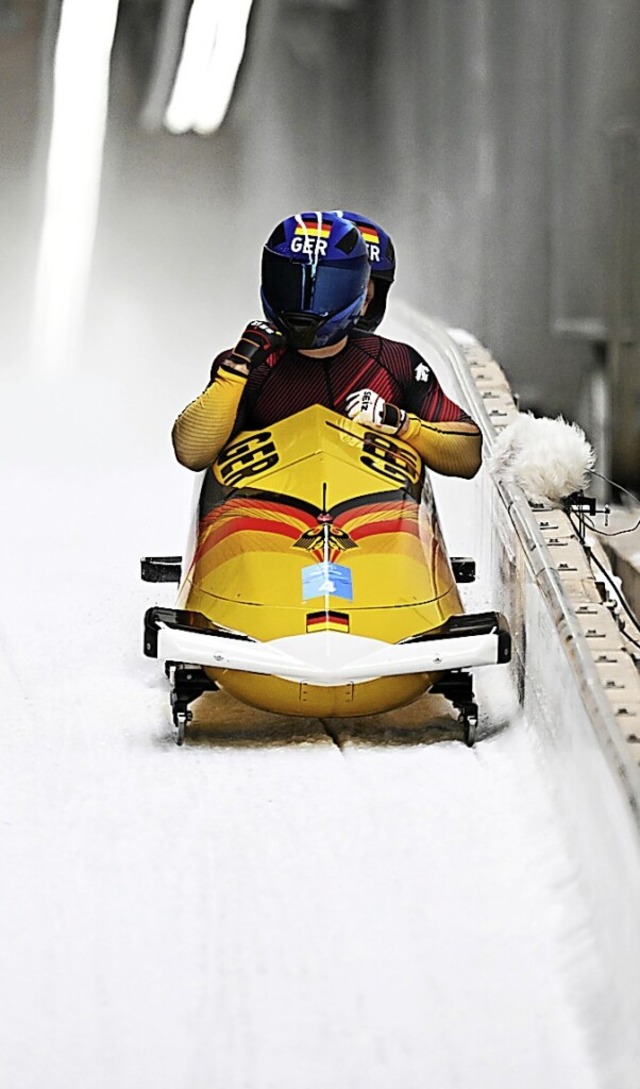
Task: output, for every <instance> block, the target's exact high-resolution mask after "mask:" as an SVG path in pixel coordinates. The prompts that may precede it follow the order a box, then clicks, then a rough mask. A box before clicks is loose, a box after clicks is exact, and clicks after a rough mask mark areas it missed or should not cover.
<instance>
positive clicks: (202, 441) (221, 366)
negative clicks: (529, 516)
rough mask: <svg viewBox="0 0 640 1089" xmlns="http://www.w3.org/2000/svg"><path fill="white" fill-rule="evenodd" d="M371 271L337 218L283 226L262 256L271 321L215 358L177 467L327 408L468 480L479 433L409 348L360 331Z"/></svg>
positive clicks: (183, 424)
mask: <svg viewBox="0 0 640 1089" xmlns="http://www.w3.org/2000/svg"><path fill="white" fill-rule="evenodd" d="M370 268H371V266H370V264H369V259H368V256H367V249H366V245H365V242H364V239H363V237H362V235H361V234H360V232H359V231H358V229H357V228H356V227H355V226H354V225H353V223H352V222H350V220H348V219H345V218H344V217H343V216H341V215H339V214H338V213H337V212H302V213H300V214H299V215H295V216H290V217H289V218H288V219H285V220H284V221H283V222H281V223H279V224H278V225H277V226H276V228H275V229H274V230H273V232H272V233H271V235H270V237H269V239H268V241H267V243H266V245H265V247H264V250H263V255H262V288H261V297H262V306H263V310H264V315H265V318H266V319H267V320H266V322H262V321H254V322H250V323H249V325H248V326H247V328H246V329H245V331H244V333H243V335H242V337H241V338H240V340H239V341H238V343H237V345H236V346H235V348H233V349H232V350H231V351H226V352H223V353H222V354H221V355H219V356H218V357H217V358H216V359H215V361H214V363H213V366H212V369H211V381H210V384H209V386H208V387H207V389H205V391H204V393H202V394H201V395H200V396H199V397H197V398H196V400H195V401H192V402H191V404H189V405H187V407H186V408H185V409H184V411H183V412H182V413H181V415H180V416H179V417H178V419H177V420H176V422H175V424H174V426H173V432H172V438H173V444H174V449H175V452H176V457H177V459H178V461H179V462H180V463H181V464H182V465H185V466H187V467H188V468H190V469H193V470H199V469H204V468H207V467H208V466H210V465H211V464H212V463H213V462H214V461H215V460H216V458H217V456H218V454H219V453H220V451H221V450H222V448H223V446H225V444H226V443H227V441H228V440H229V438H230V437H231V436H232V435H233V434H236V433H237V432H238V431H241V430H245V429H256V428H262V427H269V426H270V425H272V424H274V423H276V422H277V421H278V420H282V419H285V418H287V417H288V416H293V415H294V414H295V413H297V412H300V411H302V410H303V409H305V408H308V407H309V406H310V405H315V404H319V405H324V406H325V407H326V408H330V409H333V410H334V411H335V412H339V413H342V414H343V415H345V416H348V417H350V418H351V419H353V420H355V421H356V422H357V423H360V424H362V425H364V426H365V427H368V428H371V429H373V430H379V431H382V432H384V433H386V434H389V435H396V436H397V437H398V438H400V439H402V440H403V441H404V442H406V443H408V445H409V446H412V447H413V448H414V449H415V450H417V452H418V453H419V454H420V456H421V457H422V459H423V461H424V462H425V464H426V465H427V466H428V468H430V469H433V470H435V471H436V472H439V473H443V474H445V475H448V476H462V477H467V478H468V477H472V476H474V475H475V473H476V472H477V471H478V468H479V467H480V461H481V448H482V437H481V434H480V431H479V429H478V427H477V426H476V424H475V423H474V422H473V420H472V419H471V418H470V417H469V416H468V415H467V414H466V413H465V412H463V410H462V409H461V408H459V407H458V405H456V404H454V402H453V401H451V400H449V398H448V397H446V396H445V394H444V393H443V391H442V389H441V387H440V385H439V383H438V380H437V378H436V376H435V375H434V373H433V371H432V370H431V368H430V367H429V366H428V365H427V364H426V363H425V361H424V359H422V357H421V356H420V355H419V354H418V352H416V351H415V349H414V348H411V347H409V345H407V344H401V343H398V342H396V341H392V340H387V339H386V338H384V337H380V336H377V335H375V334H373V333H368V332H364V331H358V330H357V329H356V322H357V321H358V319H359V317H360V315H361V314H362V311H363V307H364V306H365V303H366V299H367V289H368V284H369V276H370Z"/></svg>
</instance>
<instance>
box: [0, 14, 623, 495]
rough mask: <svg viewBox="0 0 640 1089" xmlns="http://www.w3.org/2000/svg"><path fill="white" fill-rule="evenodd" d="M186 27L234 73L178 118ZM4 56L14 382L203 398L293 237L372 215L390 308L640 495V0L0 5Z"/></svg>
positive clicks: (6, 261)
mask: <svg viewBox="0 0 640 1089" xmlns="http://www.w3.org/2000/svg"><path fill="white" fill-rule="evenodd" d="M83 7H84V8H85V9H89V12H90V16H91V21H90V25H88V24H86V18H87V12H86V11H85V13H84V18H85V24H84V25H83V22H82V18H83V16H82V8H83ZM99 13H101V16H103V17H104V21H103V23H102V24H100V17H99ZM76 17H77V19H78V20H79V22H77V23H76V25H75V29H74V25H73V19H75V18H76ZM208 17H209V18H211V19H216V20H218V25H217V28H215V29H214V30H213V32H212V29H211V25H206V23H205V22H203V21H202V20H206V19H207V18H208ZM65 18H66V20H67V23H66V26H64V20H65ZM198 19H199V20H200V24H199V25H198V23H197V20H198ZM225 19H227V20H235V22H236V24H237V25H234V27H230V26H226V27H225V26H223V23H224V20H225ZM99 24H100V25H99ZM63 29H64V31H65V35H66V37H64V40H63V33H62V32H63ZM245 29H246V41H245V37H244V32H245ZM189 33H191V34H192V41H191V56H192V57H196V60H197V56H196V55H197V53H198V48H200V51H201V52H202V50H204V51H205V52H206V51H207V50H208V52H207V56H208V58H209V61H210V60H211V55H212V54H211V48H209V46H208V45H207V43H208V42H209V43H211V42H213V43H214V44H215V42H216V40H217V46H216V50H217V52H216V54H215V63H216V68H215V72H214V78H213V80H212V79H211V71H209V76H208V78H207V79H206V80H205V79H200V81H199V82H198V80H196V81H195V84H194V86H195V88H196V89H195V91H193V94H194V95H195V99H194V102H195V104H193V103H192V104H188V103H187V104H186V105H185V104H184V102H183V104H182V106H183V108H182V110H181V109H180V108H179V105H180V104H179V103H178V102H177V101H176V92H177V89H178V81H179V78H181V77H180V73H181V66H182V65H186V63H187V61H188V60H189V49H188V38H189ZM216 36H217V39H216ZM98 38H100V41H98V40H97V39H98ZM94 39H95V40H94ZM65 42H66V45H65V49H64V51H62V49H61V46H62V45H63V44H64V43H65ZM194 43H195V44H194ZM56 50H58V56H57V60H56ZM0 52H1V56H0V70H1V73H2V97H1V116H0V141H1V149H2V150H1V157H0V177H1V182H2V204H1V212H0V216H1V221H0V223H1V227H2V255H3V256H2V262H1V268H0V276H1V287H2V290H1V293H0V298H1V306H2V313H1V331H0V348H1V351H2V354H1V360H2V362H1V364H0V366H1V368H2V370H3V371H4V373H5V375H7V374H14V375H18V374H23V373H24V372H25V371H27V370H28V371H29V373H30V374H31V375H32V377H33V379H34V381H35V382H36V383H37V382H38V381H42V382H44V383H46V382H50V381H52V380H55V376H56V375H57V374H59V373H62V372H63V371H66V372H67V373H71V372H73V371H74V369H75V368H80V367H81V368H82V371H83V373H85V374H86V373H87V372H88V371H93V372H95V373H102V372H108V369H109V367H110V366H112V364H113V360H114V359H115V358H117V359H118V366H119V367H121V366H123V365H124V367H125V372H124V373H127V370H128V372H129V373H131V374H133V373H135V374H136V376H137V377H138V378H142V379H144V381H146V382H148V383H149V388H150V390H153V388H154V386H155V387H157V386H158V385H160V384H161V383H162V374H163V373H165V372H166V368H173V369H175V371H176V372H180V373H181V374H182V375H183V376H184V379H183V383H182V388H183V389H184V400H185V401H186V400H188V399H190V398H191V397H192V396H194V395H195V394H196V392H198V391H199V389H200V388H201V387H202V385H203V384H204V382H205V381H206V375H207V372H208V365H209V361H210V359H211V358H212V357H213V355H215V354H216V353H217V352H218V351H219V350H220V349H222V348H223V347H225V346H226V345H228V344H229V343H231V342H234V341H235V339H237V335H238V333H239V332H240V331H241V329H242V328H243V326H244V324H245V322H246V321H247V320H249V319H250V318H252V317H254V316H259V315H260V306H259V296H258V288H259V262H260V251H261V246H262V244H263V242H264V240H265V238H266V237H267V235H268V233H269V231H270V229H271V227H272V226H273V225H274V224H275V223H276V222H277V221H278V220H279V219H281V218H282V217H284V216H285V215H288V214H290V213H292V212H294V211H298V210H302V209H313V208H336V207H337V208H353V209H355V210H358V211H361V212H363V213H364V214H366V215H368V216H370V217H372V218H374V219H377V220H379V222H380V223H381V224H382V225H383V226H384V227H385V228H386V229H387V231H388V232H389V233H390V234H391V236H392V238H393V239H394V241H395V243H396V249H397V254H398V260H399V272H398V278H397V282H396V286H395V288H394V296H395V297H400V298H402V299H404V300H406V301H407V302H409V303H411V304H412V305H414V306H415V307H416V308H418V309H420V310H421V311H424V312H425V313H427V314H428V315H430V316H433V317H437V318H441V319H442V320H443V321H445V322H446V323H448V324H450V325H455V326H461V327H464V328H466V329H468V330H469V331H471V332H472V333H474V334H475V335H476V336H477V337H478V338H479V339H480V340H481V341H483V342H484V343H485V344H486V345H487V346H488V347H489V348H490V349H491V350H492V351H493V353H494V355H495V357H496V358H497V359H498V361H499V362H500V363H501V365H502V366H503V367H504V369H505V370H506V372H507V374H508V375H509V377H510V379H511V382H512V385H513V388H514V390H515V391H516V392H517V393H518V394H519V397H520V406H521V408H523V409H529V408H531V409H533V410H535V411H536V412H540V413H546V414H556V413H559V412H562V413H563V414H565V415H566V416H567V417H568V418H570V419H573V420H577V421H578V422H580V423H581V424H582V425H583V426H584V427H585V428H586V429H587V432H588V434H589V437H590V438H591V439H592V441H594V442H595V443H596V446H597V447H598V450H599V453H600V457H601V465H602V464H604V465H606V466H607V467H608V468H609V471H610V472H611V474H612V475H613V476H614V477H615V479H616V480H617V481H619V482H620V483H622V484H624V485H626V486H627V487H630V488H632V489H634V490H636V491H637V490H640V348H639V340H638V336H639V324H640V261H639V260H638V254H639V253H640V248H639V241H640V227H639V223H640V184H639V182H640V148H639V141H640V64H639V62H638V57H640V4H638V0H607V2H606V3H603V2H602V0H254V2H253V3H251V2H250V0H227V2H226V3H225V2H224V0H220V2H215V0H193V2H192V0H119V3H118V2H117V0H91V3H88V2H87V0H84V2H83V0H64V2H62V0H0ZM76 63H77V64H79V65H80V67H79V69H78V71H77V73H75V74H72V73H73V72H74V71H75V70H74V69H73V66H74V64H76ZM101 63H102V64H103V65H104V66H105V67H104V71H103V72H102V75H101V69H100V65H101ZM194 63H195V62H194ZM227 69H228V70H227ZM221 72H223V73H226V75H225V79H226V84H225V87H223V88H222V90H221V86H220V85H221V83H222V82H224V81H223V80H222V79H221V78H218V76H219V73H221ZM182 76H183V77H184V76H185V70H184V69H182ZM65 78H66V79H67V80H68V86H67V88H66V91H65V90H64V87H63V81H64V79H65ZM101 79H102V82H103V83H104V85H105V88H106V86H107V84H106V82H105V81H106V80H107V79H108V101H107V102H106V103H105V105H106V114H105V115H104V117H103V120H105V121H106V129H105V131H104V140H103V132H102V121H101V120H100V118H101V116H102V115H101V114H100V108H99V106H98V107H96V110H95V112H94V113H93V114H92V113H91V109H90V100H91V94H93V92H94V91H95V88H96V86H98V85H99V83H100V80H101ZM216 79H217V84H216ZM225 88H226V89H225ZM214 93H215V94H216V95H218V96H219V101H217V102H216V104H215V105H212V102H211V96H212V95H213V94H214ZM56 95H57V96H58V98H57V99H56ZM225 96H226V98H225ZM227 99H228V103H227ZM172 104H173V115H172V116H171V106H172ZM56 109H58V112H59V117H58V120H59V121H60V122H62V120H63V119H64V118H63V114H64V113H65V111H66V117H67V122H68V123H69V124H70V128H69V130H68V133H67V136H66V138H65V139H63V140H61V142H60V144H59V146H58V151H57V158H54V159H52V155H53V152H52V122H53V120H54V117H55V113H56ZM83 110H84V111H85V112H84V113H82V111H83ZM190 111H191V113H190ZM207 111H208V113H207ZM103 113H104V111H103ZM203 114H204V115H206V117H205V121H204V122H203V121H202V116H203ZM198 116H199V117H200V119H201V120H200V122H198V120H197V118H198ZM194 118H195V119H196V120H195V121H194ZM218 122H219V123H218ZM198 125H199V126H200V128H202V129H204V130H205V131H203V132H198V131H194V128H195V129H197V128H198ZM88 154H89V155H90V156H91V155H92V156H93V159H92V164H93V165H91V164H89V165H88V166H87V164H86V163H85V162H84V158H85V156H86V155H88ZM47 169H48V170H49V175H48V174H47ZM54 175H55V176H54ZM47 176H49V182H48V183H47ZM47 184H48V185H49V189H47ZM56 186H57V188H56ZM88 190H91V191H92V193H93V197H92V198H86V193H87V191H88ZM83 193H84V194H85V195H84V196H83ZM65 201H68V202H69V204H70V206H71V213H69V210H68V209H67V211H66V213H65V209H64V205H65ZM92 201H93V203H92ZM56 209H57V210H58V212H60V213H61V219H60V223H59V224H58V227H57V233H56V231H54V230H51V231H50V232H49V235H48V236H47V234H46V228H45V226H44V220H45V211H47V214H48V215H53V214H55V212H56ZM65 214H66V215H67V221H66V226H65V219H64V215H65ZM47 237H48V241H47ZM67 262H71V265H68V264H67ZM73 262H75V264H74V263H73ZM65 292H66V294H65ZM382 332H384V327H383V329H382ZM174 397H175V394H174ZM181 407H182V403H176V404H175V410H176V413H177V411H178V410H179V409H180V408H181Z"/></svg>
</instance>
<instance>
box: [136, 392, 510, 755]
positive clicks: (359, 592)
mask: <svg viewBox="0 0 640 1089" xmlns="http://www.w3.org/2000/svg"><path fill="white" fill-rule="evenodd" d="M142 568H143V570H142V574H143V578H145V579H147V580H148V581H169V580H172V579H173V580H175V581H179V583H180V585H179V590H178V595H177V600H176V604H175V608H165V607H161V606H155V607H153V608H150V609H148V610H147V613H146V616H145V625H144V629H145V630H144V652H145V654H146V655H148V656H150V657H156V658H160V659H164V661H165V670H166V672H167V676H168V677H169V678H170V680H171V686H172V687H171V704H172V710H173V722H174V726H175V727H176V729H177V741H178V743H182V741H183V739H184V736H185V729H186V726H187V724H188V722H189V721H190V720H191V717H192V712H191V710H190V706H189V705H190V704H191V703H192V702H193V700H195V699H196V698H197V697H198V696H199V695H201V694H202V693H203V692H205V691H207V690H213V689H216V688H219V689H223V690H224V691H226V692H228V693H230V694H231V695H232V696H234V697H235V698H236V699H237V700H240V701H241V702H243V703H245V704H248V705H250V706H253V707H257V708H261V709H263V710H266V711H271V712H276V713H281V714H286V715H302V716H305V717H318V718H323V719H324V718H332V717H340V718H347V717H352V716H360V715H371V714H375V713H379V712H384V711H389V710H392V709H394V708H397V707H401V706H403V705H406V704H409V703H412V702H413V701H414V700H416V699H417V698H418V697H419V696H421V695H422V694H423V693H425V692H426V691H428V690H431V691H437V692H441V693H443V694H444V695H445V696H447V697H448V698H449V699H450V700H451V701H452V702H453V704H454V705H455V706H456V708H457V709H458V712H459V716H460V721H461V722H462V724H463V734H464V738H465V740H466V741H467V743H468V744H471V743H473V740H474V734H475V728H476V724H477V706H476V704H475V702H474V696H473V687H472V677H471V674H470V673H469V672H468V671H469V670H470V669H473V668H475V667H477V666H483V665H489V664H495V663H498V662H506V661H508V660H509V657H510V636H509V631H508V628H507V624H506V622H505V620H504V618H503V617H502V616H501V615H500V614H499V613H495V612H483V613H472V614H469V613H465V612H464V609H463V606H462V602H461V599H460V594H459V591H458V581H465V580H471V578H472V577H473V562H472V561H469V560H462V561H461V560H457V561H456V560H453V561H452V560H451V559H450V558H449V556H448V553H447V549H446V545H445V542H444V539H443V536H442V532H441V529H440V524H439V521H438V516H437V511H436V507H435V503H434V497H433V491H432V488H431V483H430V479H429V474H428V472H427V471H426V470H425V468H424V465H423V464H422V461H421V458H420V457H419V455H418V454H417V453H416V452H415V451H414V450H413V449H412V448H411V447H409V446H408V445H406V444H405V443H403V442H402V441H401V440H399V439H396V438H394V437H391V436H388V435H385V434H382V433H380V432H378V431H374V430H369V429H367V428H365V427H362V426H361V425H360V424H357V423H355V422H353V421H351V420H349V419H346V418H345V417H343V416H340V415H338V414H336V413H334V412H332V411H330V410H328V409H325V408H322V407H320V406H313V407H311V408H307V409H305V410H304V411H303V412H300V413H297V414H296V415H295V416H291V417H289V418H287V419H284V420H282V421H280V422H279V423H276V424H274V425H273V426H270V427H268V428H264V429H262V430H257V431H243V432H241V433H240V434H237V435H235V436H234V437H233V438H232V440H231V441H230V442H229V443H228V444H227V445H226V446H225V448H224V449H223V450H222V452H221V454H220V455H219V457H218V459H217V461H216V462H215V464H214V465H213V466H212V468H210V469H208V470H206V471H205V472H203V473H202V474H201V481H199V486H198V490H197V495H196V504H195V508H194V524H193V527H192V533H191V541H190V545H189V546H188V548H187V551H186V554H185V556H184V558H180V557H164V558H158V557H155V558H154V557H148V558H146V559H144V560H143V561H142ZM458 732H459V731H458Z"/></svg>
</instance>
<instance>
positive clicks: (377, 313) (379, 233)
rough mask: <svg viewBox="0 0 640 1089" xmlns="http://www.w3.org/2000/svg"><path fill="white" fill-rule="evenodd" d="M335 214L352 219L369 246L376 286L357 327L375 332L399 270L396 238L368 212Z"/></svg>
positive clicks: (367, 331) (372, 274)
mask: <svg viewBox="0 0 640 1089" xmlns="http://www.w3.org/2000/svg"><path fill="white" fill-rule="evenodd" d="M336 214H337V215H340V216H344V218H345V219H349V220H351V222H352V223H353V224H354V225H355V226H356V227H357V228H358V230H359V231H360V234H361V235H362V237H363V239H364V241H365V245H366V247H367V253H368V256H369V263H370V265H371V279H372V281H373V286H374V288H375V290H374V294H373V298H372V299H371V301H370V303H369V305H368V307H367V312H366V314H362V315H361V316H360V317H359V318H358V320H357V322H356V328H357V329H362V330H363V331H364V332H366V333H373V332H375V330H376V329H377V328H378V326H379V324H380V322H381V321H382V319H383V317H384V312H385V310H386V308H387V295H388V294H389V288H390V287H391V284H392V283H393V281H394V278H395V274H396V254H395V249H394V246H393V242H392V241H391V239H390V238H389V235H388V234H387V232H386V231H383V229H382V227H379V226H378V224H377V223H374V221H373V220H372V219H369V218H368V217H367V216H363V215H360V213H359V212H337V213H336Z"/></svg>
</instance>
